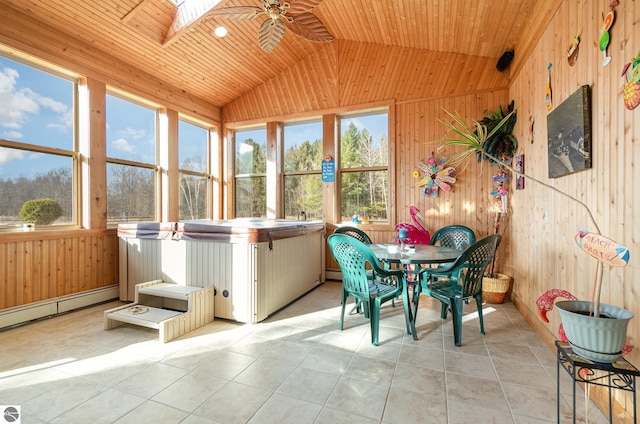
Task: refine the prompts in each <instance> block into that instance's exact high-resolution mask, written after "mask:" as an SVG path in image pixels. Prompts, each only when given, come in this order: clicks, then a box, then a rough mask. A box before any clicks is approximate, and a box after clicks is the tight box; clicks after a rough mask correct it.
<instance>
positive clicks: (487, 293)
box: [482, 273, 513, 303]
mask: <svg viewBox="0 0 640 424" xmlns="http://www.w3.org/2000/svg"><path fill="white" fill-rule="evenodd" d="M494 275H495V278H489V277H484V278H483V279H482V299H483V300H484V301H485V302H487V303H504V300H505V298H506V297H507V293H508V292H509V290H510V289H511V283H512V281H513V279H512V278H511V277H510V276H508V275H504V274H497V273H496V274H494Z"/></svg>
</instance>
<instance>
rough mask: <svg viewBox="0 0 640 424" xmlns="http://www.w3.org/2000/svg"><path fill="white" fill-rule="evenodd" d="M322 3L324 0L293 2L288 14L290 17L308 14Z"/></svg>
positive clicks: (297, 0)
mask: <svg viewBox="0 0 640 424" xmlns="http://www.w3.org/2000/svg"><path fill="white" fill-rule="evenodd" d="M320 3H322V0H295V3H294V1H293V0H292V1H291V2H290V4H291V7H289V10H288V14H289V15H298V14H300V13H302V12H308V11H310V10H311V9H313V8H314V7H316V6H317V5H319V4H320Z"/></svg>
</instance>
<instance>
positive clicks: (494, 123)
mask: <svg viewBox="0 0 640 424" xmlns="http://www.w3.org/2000/svg"><path fill="white" fill-rule="evenodd" d="M516 121H517V113H516V111H515V108H514V102H513V101H511V103H509V105H507V110H506V113H505V112H504V111H503V109H502V106H501V105H499V106H498V108H497V109H496V110H495V111H491V110H487V111H485V115H484V117H483V118H482V119H481V120H480V121H479V122H478V127H479V128H482V129H483V131H482V132H481V133H478V132H477V129H476V132H475V136H478V137H485V138H484V141H483V143H482V146H483V149H482V151H478V150H476V151H475V153H476V155H477V160H478V162H483V161H486V162H488V163H489V164H491V165H494V166H495V167H496V168H497V170H496V172H495V175H494V176H493V177H492V182H493V185H494V187H493V190H492V191H491V192H490V197H491V204H490V206H489V217H488V219H489V221H490V223H489V226H490V231H491V232H492V233H493V234H501V233H502V231H503V230H504V228H505V226H506V225H505V224H506V220H507V219H508V218H509V203H508V195H509V192H508V190H507V187H506V183H507V182H508V181H509V180H510V179H511V176H510V175H509V171H508V168H507V167H505V166H504V164H509V165H510V164H511V163H512V160H513V157H514V156H515V153H516V151H517V150H518V140H517V139H516V137H515V136H514V135H513V129H514V128H515V125H516ZM449 129H452V128H451V127H449ZM468 133H469V134H468V135H470V131H468ZM458 135H460V136H461V137H460V140H464V139H465V137H464V136H462V134H458ZM448 141H449V142H451V141H452V140H448ZM451 144H454V143H451ZM494 158H495V159H494ZM461 159H462V158H461ZM455 160H456V159H455V158H454V161H455ZM496 257H497V254H496V255H494V256H493V259H492V260H491V264H490V265H489V267H488V268H487V272H486V275H485V276H484V278H483V280H482V298H483V300H484V301H485V302H487V303H503V302H504V301H505V299H506V297H507V293H508V292H509V291H510V290H511V285H512V282H513V279H512V277H511V276H509V275H505V274H501V273H499V272H496Z"/></svg>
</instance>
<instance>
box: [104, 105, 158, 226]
mask: <svg viewBox="0 0 640 424" xmlns="http://www.w3.org/2000/svg"><path fill="white" fill-rule="evenodd" d="M157 117H158V112H157V110H155V109H151V108H149V107H146V106H142V105H140V104H137V103H133V102H131V101H128V100H124V99H122V98H119V97H116V96H114V95H107V98H106V120H107V223H108V224H117V223H120V222H127V221H154V220H155V219H156V189H155V181H156V172H155V170H156V163H157V161H156V144H157V137H156V123H157V120H158V118H157Z"/></svg>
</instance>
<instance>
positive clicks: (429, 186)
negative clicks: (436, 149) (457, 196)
mask: <svg viewBox="0 0 640 424" xmlns="http://www.w3.org/2000/svg"><path fill="white" fill-rule="evenodd" d="M425 162H426V163H425ZM445 163H446V159H445V158H440V160H439V161H436V158H435V157H434V156H433V153H432V154H431V156H429V157H428V158H427V160H426V161H424V162H418V169H417V170H415V171H413V177H414V178H419V180H418V182H417V184H416V185H417V186H418V187H420V192H421V193H422V195H423V196H425V197H428V196H432V197H438V194H439V191H440V189H442V190H444V191H451V184H454V183H455V182H456V179H455V178H454V175H455V174H456V170H455V168H454V167H452V166H449V167H446V168H445V167H444V165H445Z"/></svg>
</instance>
